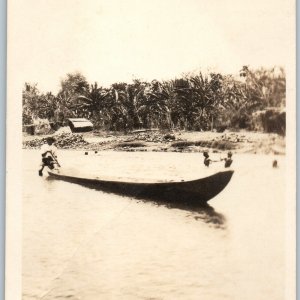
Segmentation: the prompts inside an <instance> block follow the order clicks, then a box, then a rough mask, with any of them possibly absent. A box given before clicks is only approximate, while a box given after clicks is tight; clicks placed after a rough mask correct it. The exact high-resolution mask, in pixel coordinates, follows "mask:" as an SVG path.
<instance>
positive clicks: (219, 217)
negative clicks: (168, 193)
mask: <svg viewBox="0 0 300 300" xmlns="http://www.w3.org/2000/svg"><path fill="white" fill-rule="evenodd" d="M144 201H152V203H155V205H157V206H161V205H163V206H165V207H167V208H168V209H180V210H183V211H187V212H189V214H187V217H191V218H194V219H195V220H196V221H202V222H204V223H206V224H209V225H211V226H213V227H214V228H220V229H225V228H226V218H225V216H224V215H223V214H221V213H218V212H216V211H215V209H214V208H213V207H212V206H210V205H209V204H207V203H206V204H201V203H199V204H196V203H193V202H192V203H189V202H179V201H177V202H167V201H165V200H161V201H155V200H144Z"/></svg>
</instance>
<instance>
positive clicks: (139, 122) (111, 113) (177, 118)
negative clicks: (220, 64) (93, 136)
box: [23, 66, 286, 131]
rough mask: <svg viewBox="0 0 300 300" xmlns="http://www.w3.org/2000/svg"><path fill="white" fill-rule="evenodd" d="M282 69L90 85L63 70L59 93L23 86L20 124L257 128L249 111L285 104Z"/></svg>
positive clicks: (30, 85)
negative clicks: (75, 120)
mask: <svg viewBox="0 0 300 300" xmlns="http://www.w3.org/2000/svg"><path fill="white" fill-rule="evenodd" d="M285 90H286V80H285V72H284V70H283V69H282V68H274V69H260V70H250V69H249V68H248V67H246V66H244V67H243V68H242V70H241V71H240V76H239V78H235V77H234V76H231V75H222V74H219V73H211V74H209V75H204V74H202V73H201V72H199V73H198V74H196V75H186V76H182V77H181V78H177V79H174V80H168V81H158V80H153V81H152V82H145V81H141V80H134V81H133V82H132V83H130V84H128V83H114V84H112V85H111V86H110V87H109V88H103V87H101V86H99V85H98V84H97V83H95V84H89V83H88V82H87V80H86V78H85V77H84V76H83V75H82V74H80V73H73V74H67V76H66V78H65V79H64V80H62V81H61V88H60V91H59V92H58V93H57V95H53V94H52V93H51V92H48V93H42V92H40V91H39V90H38V88H37V85H36V84H28V83H26V84H25V87H24V90H23V124H30V123H32V122H33V120H34V119H35V118H44V119H48V120H49V121H50V122H51V124H54V127H59V126H61V125H63V124H64V123H65V122H66V119H67V118H70V117H85V118H88V119H90V120H91V121H92V122H93V123H94V124H95V126H96V127H97V128H101V129H105V130H116V131H120V130H122V131H127V130H132V129H137V128H161V129H185V130H212V129H216V130H223V129H225V128H245V129H253V128H255V124H253V122H254V121H255V118H253V115H254V114H255V113H257V112H258V111H262V110H264V109H269V108H270V107H273V108H283V107H284V106H285Z"/></svg>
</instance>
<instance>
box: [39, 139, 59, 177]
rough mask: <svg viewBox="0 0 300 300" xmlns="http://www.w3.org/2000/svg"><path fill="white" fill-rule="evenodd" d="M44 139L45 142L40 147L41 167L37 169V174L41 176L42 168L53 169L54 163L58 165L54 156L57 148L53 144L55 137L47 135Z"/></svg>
mask: <svg viewBox="0 0 300 300" xmlns="http://www.w3.org/2000/svg"><path fill="white" fill-rule="evenodd" d="M46 141H47V143H46V144H44V145H43V146H42V147H41V155H42V167H41V169H40V170H39V176H43V170H44V168H45V167H48V168H49V169H51V170H53V169H54V165H55V164H57V165H58V166H60V165H59V163H58V161H57V156H56V150H57V148H56V147H55V146H54V145H53V144H54V142H55V139H54V138H53V137H48V138H47V139H46Z"/></svg>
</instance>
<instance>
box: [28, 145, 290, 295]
mask: <svg viewBox="0 0 300 300" xmlns="http://www.w3.org/2000/svg"><path fill="white" fill-rule="evenodd" d="M23 154H24V159H23V161H24V165H23V172H24V173H23V175H24V182H23V183H24V184H23V222H22V224H23V246H22V250H23V251H22V258H23V259H22V268H23V270H22V278H23V279H22V290H23V299H24V300H32V299H45V300H46V299H49V300H50V299H51V300H54V299H69V300H73V299H74V300H75V299H81V300H99V299H104V300H106V299H130V300H131V299H132V300H135V299H151V300H154V299H157V300H158V299H170V300H171V299H172V300H173V299H201V300H219V299H220V300H221V299H230V300H232V299H237V300H248V299H249V300H250V299H251V300H253V299H256V300H263V299H272V300H276V299H284V293H285V270H286V268H285V256H286V247H287V245H286V244H285V230H286V219H285V216H286V214H285V210H286V206H285V157H284V156H278V157H276V159H277V160H278V164H279V168H277V169H274V168H272V160H273V159H274V157H272V156H264V155H246V154H240V155H234V157H233V159H234V163H233V167H234V170H235V173H234V175H233V177H232V179H231V181H230V183H229V184H228V186H227V187H226V188H225V190H223V191H222V192H221V193H220V194H219V195H218V196H216V197H215V198H214V199H212V200H211V201H209V204H210V207H208V208H201V207H198V208H189V207H186V206H182V207H174V206H170V205H167V204H159V203H155V202H151V201H142V200H137V199H133V198H130V197H123V196H119V195H114V194H108V193H105V192H101V191H96V190H93V189H89V188H86V187H82V186H80V185H76V184H72V183H68V182H63V181H59V180H49V178H48V179H47V176H43V177H39V176H38V174H37V169H38V164H39V154H38V152H37V151H33V150H24V151H23ZM215 156H216V157H215V158H219V154H215ZM59 158H60V162H61V164H62V165H63V167H64V168H73V169H74V170H76V169H77V170H80V171H85V172H87V171H88V172H97V173H98V174H106V175H107V174H108V175H119V176H123V175H124V176H125V175H126V176H131V177H132V175H134V176H143V177H145V178H148V177H149V178H152V177H162V178H169V177H170V178H172V177H177V178H181V177H185V178H189V177H190V178H192V177H197V176H198V174H204V173H205V172H208V170H206V169H205V167H204V166H203V163H202V160H203V157H202V155H201V154H196V153H156V152H149V153H145V152H129V153H127V152H126V153H125V152H124V153H123V152H100V153H98V154H95V153H92V152H90V153H89V155H84V153H83V152H82V151H61V152H59ZM213 168H215V169H217V168H223V166H222V165H220V164H218V163H216V164H215V165H214V166H213ZM210 171H212V170H211V169H210ZM44 173H45V174H46V172H44Z"/></svg>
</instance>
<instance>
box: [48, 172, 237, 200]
mask: <svg viewBox="0 0 300 300" xmlns="http://www.w3.org/2000/svg"><path fill="white" fill-rule="evenodd" d="M48 173H49V175H50V178H55V179H60V180H64V181H67V182H71V183H76V184H80V185H83V186H87V187H89V188H93V189H98V190H103V191H106V192H112V193H117V194H121V195H129V196H134V197H137V198H145V199H148V198H153V199H162V200H167V201H180V202H181V201H185V202H187V201H188V202H198V203H200V202H201V203H206V202H207V201H208V200H210V199H212V198H213V197H215V196H216V195H217V194H219V193H220V192H221V191H222V190H223V189H224V188H225V187H226V185H227V184H228V183H229V181H230V179H231V177H232V175H233V171H232V170H226V171H221V172H218V173H215V174H213V175H210V176H208V177H204V178H200V179H196V180H188V181H184V180H181V181H172V180H165V181H164V180H147V181H146V180H138V179H130V178H109V177H101V178H100V177H86V176H76V175H73V174H71V173H69V174H68V173H67V172H65V173H64V172H63V171H61V170H60V171H50V170H49V171H48Z"/></svg>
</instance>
